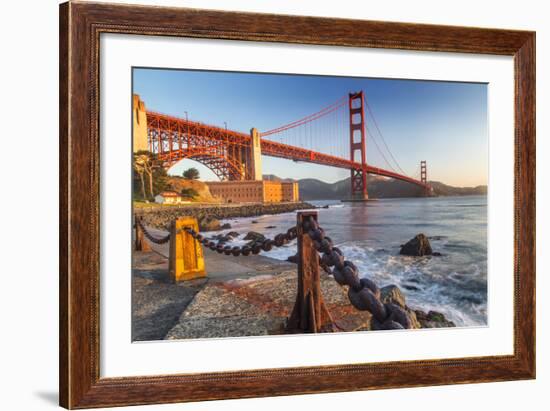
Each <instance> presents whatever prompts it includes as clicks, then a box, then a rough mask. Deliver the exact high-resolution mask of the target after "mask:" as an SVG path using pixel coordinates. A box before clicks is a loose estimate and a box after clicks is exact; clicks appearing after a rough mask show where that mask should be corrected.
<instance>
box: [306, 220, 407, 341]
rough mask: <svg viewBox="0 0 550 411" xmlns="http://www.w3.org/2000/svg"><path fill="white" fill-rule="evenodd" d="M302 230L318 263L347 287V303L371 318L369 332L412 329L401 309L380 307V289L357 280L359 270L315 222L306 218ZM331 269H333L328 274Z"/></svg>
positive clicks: (390, 306)
mask: <svg viewBox="0 0 550 411" xmlns="http://www.w3.org/2000/svg"><path fill="white" fill-rule="evenodd" d="M303 230H304V232H305V233H307V234H308V235H309V237H310V238H311V239H312V241H313V244H314V246H315V249H316V250H317V251H318V252H319V253H321V254H322V256H321V260H320V263H321V265H322V266H323V268H324V269H325V270H326V271H327V270H328V271H330V274H332V275H333V277H334V279H335V280H336V282H337V283H338V284H340V285H347V286H348V287H349V288H348V298H349V300H350V303H351V304H352V305H353V306H354V307H355V308H357V309H358V310H361V311H369V312H370V313H371V314H372V317H373V322H372V328H373V329H375V330H396V329H404V328H412V320H411V317H410V315H409V313H407V312H406V311H405V310H404V309H403V308H401V307H400V306H398V305H396V304H392V303H383V302H382V301H381V299H380V289H379V288H378V286H377V285H376V284H375V283H374V282H373V281H372V280H370V279H368V278H361V279H359V270H358V269H357V267H356V266H355V264H353V263H352V262H351V261H347V260H346V259H345V257H344V254H343V253H342V250H340V249H339V248H338V247H335V246H334V245H333V243H332V240H331V239H330V237H328V236H326V235H325V230H323V229H322V228H321V227H320V226H319V224H318V223H317V221H316V220H315V219H314V218H313V217H311V216H310V217H309V218H308V219H307V220H305V221H304V223H303ZM330 267H334V268H333V269H332V270H330Z"/></svg>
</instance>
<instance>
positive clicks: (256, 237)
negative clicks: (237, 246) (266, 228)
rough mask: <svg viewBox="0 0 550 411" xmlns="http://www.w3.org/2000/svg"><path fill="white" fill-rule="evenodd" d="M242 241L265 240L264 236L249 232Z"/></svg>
mask: <svg viewBox="0 0 550 411" xmlns="http://www.w3.org/2000/svg"><path fill="white" fill-rule="evenodd" d="M244 240H247V241H248V240H252V241H254V242H256V241H264V240H265V236H264V235H263V234H261V233H257V232H256V231H250V232H249V233H248V234H247V235H246V237H245V238H244Z"/></svg>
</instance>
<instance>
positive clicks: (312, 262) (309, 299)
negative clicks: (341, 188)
mask: <svg viewBox="0 0 550 411" xmlns="http://www.w3.org/2000/svg"><path fill="white" fill-rule="evenodd" d="M309 217H313V218H314V219H315V220H317V212H316V211H302V212H299V213H298V215H297V225H296V230H297V234H298V238H297V239H298V254H297V257H298V290H297V291H298V292H297V295H296V302H295V303H294V308H293V310H292V314H291V315H290V318H289V319H288V323H287V327H286V329H287V332H290V333H319V332H331V331H334V323H333V320H332V317H331V316H330V313H329V312H328V309H327V307H326V305H325V302H324V300H323V296H322V294H321V280H320V273H319V254H318V253H317V250H316V249H315V246H314V244H313V240H312V239H311V238H310V237H309V235H308V234H307V233H306V232H304V229H303V222H304V221H305V220H307V219H308V218H309Z"/></svg>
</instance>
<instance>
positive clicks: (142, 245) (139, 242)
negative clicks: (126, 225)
mask: <svg viewBox="0 0 550 411" xmlns="http://www.w3.org/2000/svg"><path fill="white" fill-rule="evenodd" d="M140 222H141V223H143V216H138V215H136V216H135V218H134V227H135V229H136V233H135V250H136V251H143V252H148V251H151V246H150V245H149V243H148V242H147V241H146V240H145V235H144V234H143V230H142V229H141V226H140V224H139V223H140Z"/></svg>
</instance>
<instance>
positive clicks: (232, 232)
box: [226, 231, 239, 238]
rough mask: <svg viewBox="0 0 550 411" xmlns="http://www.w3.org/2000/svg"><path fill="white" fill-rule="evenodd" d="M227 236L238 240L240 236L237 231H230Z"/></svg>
mask: <svg viewBox="0 0 550 411" xmlns="http://www.w3.org/2000/svg"><path fill="white" fill-rule="evenodd" d="M226 236H227V237H230V238H237V237H238V236H239V233H237V232H236V231H230V232H228V233H227V234H226Z"/></svg>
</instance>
